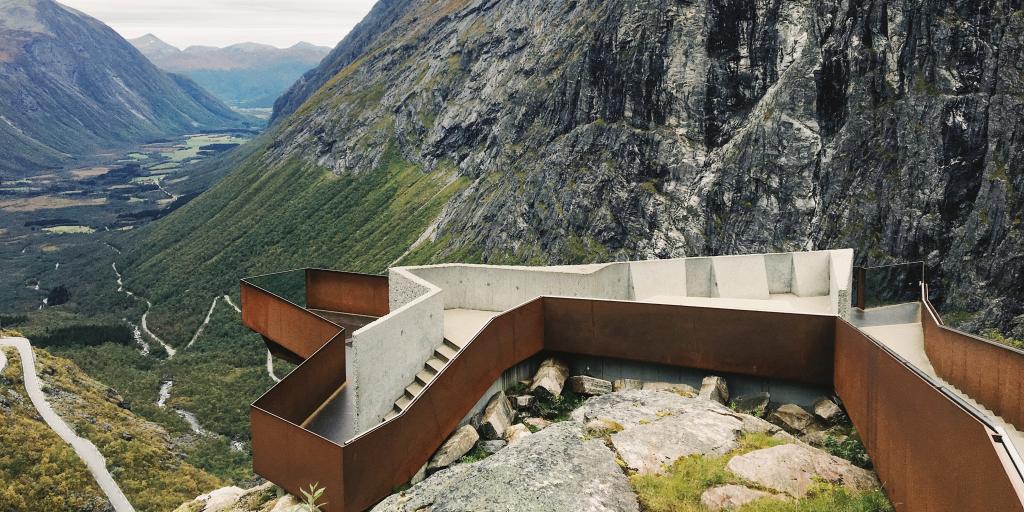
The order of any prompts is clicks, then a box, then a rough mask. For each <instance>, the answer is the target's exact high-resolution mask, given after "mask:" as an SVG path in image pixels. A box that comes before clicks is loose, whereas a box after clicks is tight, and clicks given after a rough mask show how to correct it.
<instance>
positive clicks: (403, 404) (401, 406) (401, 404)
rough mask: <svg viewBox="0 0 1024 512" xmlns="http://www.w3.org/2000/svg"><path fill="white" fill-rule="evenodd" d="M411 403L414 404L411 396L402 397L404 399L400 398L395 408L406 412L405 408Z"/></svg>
mask: <svg viewBox="0 0 1024 512" xmlns="http://www.w3.org/2000/svg"><path fill="white" fill-rule="evenodd" d="M410 402H412V397H410V396H409V395H402V398H399V399H398V400H397V401H396V402H395V407H397V408H399V409H401V410H403V411H404V410H405V408H406V407H408V406H409V403H410Z"/></svg>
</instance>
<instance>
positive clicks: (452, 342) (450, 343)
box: [444, 338, 464, 349]
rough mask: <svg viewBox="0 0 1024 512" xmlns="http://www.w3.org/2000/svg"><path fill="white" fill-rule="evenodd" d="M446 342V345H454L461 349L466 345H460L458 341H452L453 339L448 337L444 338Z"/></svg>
mask: <svg viewBox="0 0 1024 512" xmlns="http://www.w3.org/2000/svg"><path fill="white" fill-rule="evenodd" d="M444 343H445V344H446V345H451V346H452V347H455V348H456V349H461V348H462V347H463V346H464V345H459V344H458V343H456V342H454V341H452V340H450V339H448V338H445V339H444Z"/></svg>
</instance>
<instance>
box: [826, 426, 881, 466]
mask: <svg viewBox="0 0 1024 512" xmlns="http://www.w3.org/2000/svg"><path fill="white" fill-rule="evenodd" d="M825 450H826V451H828V452H829V453H830V454H832V455H835V456H836V457H839V458H841V459H846V460H848V461H850V462H852V463H853V464H854V465H856V466H859V467H862V468H864V469H871V468H872V467H873V464H872V463H871V457H870V456H869V455H868V451H867V449H865V448H864V443H862V442H861V440H860V437H858V436H857V431H856V430H854V431H853V432H851V433H850V435H848V436H846V437H845V438H843V439H840V438H837V437H835V436H832V435H831V434H830V435H829V436H827V437H826V438H825Z"/></svg>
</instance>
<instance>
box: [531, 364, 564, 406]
mask: <svg viewBox="0 0 1024 512" xmlns="http://www.w3.org/2000/svg"><path fill="white" fill-rule="evenodd" d="M568 378H569V367H568V366H566V365H565V363H563V362H561V361H559V360H558V359H555V358H553V357H552V358H548V359H545V360H544V362H542V363H540V368H538V369H537V373H536V374H534V376H533V381H532V382H531V383H530V394H532V395H534V396H537V397H545V398H547V397H553V396H559V395H561V394H562V387H563V386H565V380H566V379H568Z"/></svg>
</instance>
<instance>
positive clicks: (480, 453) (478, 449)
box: [455, 443, 491, 464]
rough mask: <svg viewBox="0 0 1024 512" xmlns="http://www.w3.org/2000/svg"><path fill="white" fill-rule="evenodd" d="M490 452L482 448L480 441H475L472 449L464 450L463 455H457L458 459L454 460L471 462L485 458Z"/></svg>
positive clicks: (461, 462)
mask: <svg viewBox="0 0 1024 512" xmlns="http://www.w3.org/2000/svg"><path fill="white" fill-rule="evenodd" d="M490 455H491V454H490V452H488V451H487V450H484V449H483V447H482V446H480V443H477V444H476V446H474V447H473V449H472V450H470V451H468V452H466V454H465V455H463V456H462V457H459V460H457V461H455V463H456V464H468V463H471V462H477V461H481V460H484V459H486V458H487V457H489V456H490Z"/></svg>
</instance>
